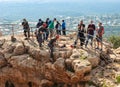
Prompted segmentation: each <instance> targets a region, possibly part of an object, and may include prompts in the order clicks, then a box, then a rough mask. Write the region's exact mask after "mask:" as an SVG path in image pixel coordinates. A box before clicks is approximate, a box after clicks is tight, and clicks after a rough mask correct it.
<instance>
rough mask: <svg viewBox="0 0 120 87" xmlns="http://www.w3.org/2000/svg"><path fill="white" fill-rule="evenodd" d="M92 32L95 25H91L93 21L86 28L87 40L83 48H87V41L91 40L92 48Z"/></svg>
mask: <svg viewBox="0 0 120 87" xmlns="http://www.w3.org/2000/svg"><path fill="white" fill-rule="evenodd" d="M94 31H95V24H93V21H92V20H91V21H90V24H89V25H88V28H87V40H86V44H85V47H87V45H88V41H89V39H90V40H91V47H92V42H93V36H94Z"/></svg>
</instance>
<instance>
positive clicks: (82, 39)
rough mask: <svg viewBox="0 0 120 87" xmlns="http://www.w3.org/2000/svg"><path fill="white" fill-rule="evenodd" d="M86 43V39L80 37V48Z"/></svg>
mask: <svg viewBox="0 0 120 87" xmlns="http://www.w3.org/2000/svg"><path fill="white" fill-rule="evenodd" d="M84 42H85V38H84V37H80V46H83V45H84Z"/></svg>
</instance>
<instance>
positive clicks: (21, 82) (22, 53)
mask: <svg viewBox="0 0 120 87" xmlns="http://www.w3.org/2000/svg"><path fill="white" fill-rule="evenodd" d="M68 39H69V40H70V39H71V38H70V37H62V38H61V39H60V41H61V43H60V44H62V43H65V41H67V40H68ZM66 43H67V45H66V47H63V48H61V47H59V46H58V47H56V48H55V51H54V60H55V61H54V62H50V53H49V49H47V48H44V50H40V49H38V48H37V47H34V46H31V44H29V43H28V42H27V41H23V42H20V41H17V42H15V43H11V42H9V41H6V42H5V43H4V44H3V45H2V47H1V49H0V87H5V85H8V84H12V85H14V86H15V87H85V84H86V82H89V81H91V80H92V81H93V82H96V83H98V82H97V81H98V80H96V79H95V78H93V76H94V74H96V75H97V72H96V71H95V69H97V68H98V64H99V63H100V61H101V58H110V57H111V56H110V55H111V54H112V53H111V54H110V53H109V52H108V53H109V54H107V55H106V53H105V52H103V53H102V54H101V55H100V57H99V56H96V55H92V54H90V53H89V52H88V51H86V50H84V49H72V48H70V46H68V45H70V42H69V41H67V42H66ZM117 54H119V52H118V51H117ZM103 60H104V59H103ZM93 68H95V69H93ZM98 70H99V69H98ZM108 71H109V70H108ZM104 74H105V76H109V75H110V74H106V73H105V72H104ZM96 75H95V76H96ZM98 76H99V75H98ZM91 78H92V79H91ZM96 78H97V77H96ZM93 79H94V80H93ZM98 84H99V83H98ZM86 87H87V86H86ZM88 87H90V86H88Z"/></svg>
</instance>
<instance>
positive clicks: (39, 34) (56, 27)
mask: <svg viewBox="0 0 120 87" xmlns="http://www.w3.org/2000/svg"><path fill="white" fill-rule="evenodd" d="M22 25H23V29H24V36H25V37H26V38H25V39H26V40H27V39H28V38H29V37H30V28H29V24H28V21H27V20H26V19H23V22H22ZM36 28H37V29H36V31H35V35H36V39H37V41H38V43H39V47H42V43H43V42H44V41H45V40H48V37H49V38H50V39H51V38H52V37H53V36H55V35H66V23H65V21H64V20H62V23H60V22H59V21H57V19H56V18H54V19H53V20H50V19H49V18H47V19H46V21H43V20H42V19H39V21H38V23H37V24H36Z"/></svg>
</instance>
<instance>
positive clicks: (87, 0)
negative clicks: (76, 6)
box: [0, 0, 120, 3]
mask: <svg viewBox="0 0 120 87" xmlns="http://www.w3.org/2000/svg"><path fill="white" fill-rule="evenodd" d="M0 2H41V3H42V2H120V0H0Z"/></svg>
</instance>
